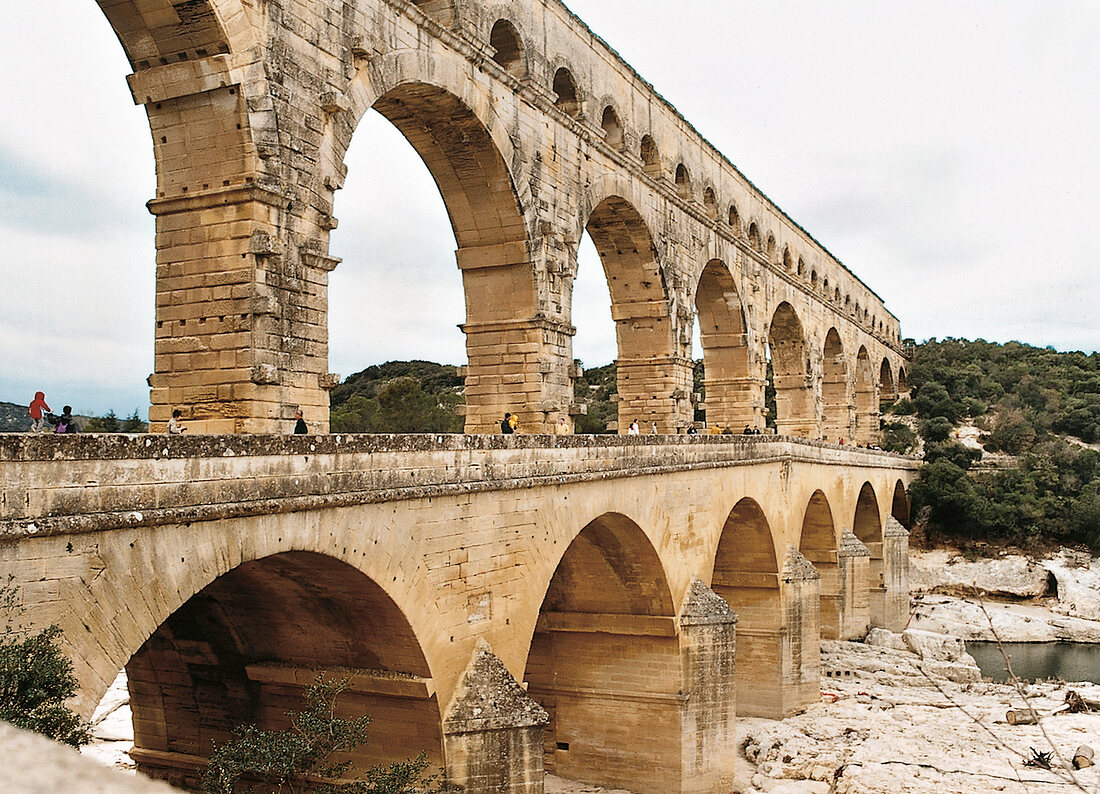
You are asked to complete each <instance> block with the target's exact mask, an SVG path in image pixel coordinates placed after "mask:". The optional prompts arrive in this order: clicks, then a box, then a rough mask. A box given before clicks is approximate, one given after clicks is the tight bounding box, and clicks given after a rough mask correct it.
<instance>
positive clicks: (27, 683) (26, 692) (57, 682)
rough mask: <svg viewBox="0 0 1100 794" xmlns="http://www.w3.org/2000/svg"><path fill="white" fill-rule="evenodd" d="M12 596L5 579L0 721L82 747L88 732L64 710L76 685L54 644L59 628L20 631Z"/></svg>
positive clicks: (0, 591) (0, 607) (0, 589)
mask: <svg viewBox="0 0 1100 794" xmlns="http://www.w3.org/2000/svg"><path fill="white" fill-rule="evenodd" d="M17 594H18V591H17V589H16V588H15V586H13V585H12V577H10V576H9V577H8V580H7V582H5V583H4V585H3V586H0V614H2V621H3V630H2V632H0V719H2V720H6V721H7V722H10V723H11V724H12V725H15V726H16V727H19V728H24V729H26V730H28V731H34V732H35V733H40V734H42V735H43V736H48V737H49V738H51V739H54V740H55V741H58V742H64V743H65V744H69V745H72V746H73V747H80V746H81V745H84V744H87V743H88V742H89V740H90V739H91V729H90V726H89V725H88V723H86V722H84V721H82V720H81V719H80V717H78V716H77V715H76V714H75V713H73V712H72V711H70V710H69V708H68V707H67V706H66V705H65V701H67V700H68V699H69V698H71V697H72V696H73V695H75V694H76V690H77V688H78V684H77V680H76V676H75V675H74V674H73V663H72V662H71V661H69V658H68V657H67V656H65V654H64V652H63V651H62V650H61V646H60V645H59V644H58V639H59V638H60V637H61V628H60V627H58V626H57V625H52V626H48V627H46V628H44V629H42V630H41V631H39V632H37V633H35V632H33V631H32V630H29V629H27V628H25V627H24V626H23V625H21V624H20V623H19V618H20V616H21V611H22V610H21V608H20V606H19V604H18V603H17Z"/></svg>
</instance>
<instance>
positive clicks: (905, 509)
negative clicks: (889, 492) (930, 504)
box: [890, 480, 909, 529]
mask: <svg viewBox="0 0 1100 794" xmlns="http://www.w3.org/2000/svg"><path fill="white" fill-rule="evenodd" d="M890 515H891V516H893V517H894V520H896V521H897V522H898V523H899V524H901V525H902V526H903V527H905V528H906V529H908V528H909V494H907V493H906V492H905V483H903V482H902V481H901V480H898V481H897V484H896V485H894V499H893V501H892V502H891V504H890Z"/></svg>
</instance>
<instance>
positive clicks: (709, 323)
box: [695, 259, 764, 432]
mask: <svg viewBox="0 0 1100 794" xmlns="http://www.w3.org/2000/svg"><path fill="white" fill-rule="evenodd" d="M695 310H696V312H697V313H698V317H699V337H700V340H701V342H702V346H703V368H704V375H703V385H704V387H705V389H706V403H705V404H706V417H707V424H709V425H710V426H712V427H730V428H732V429H733V430H734V431H735V432H741V431H742V430H743V428H745V427H753V428H762V427H763V424H764V421H763V397H764V395H763V391H764V381H763V380H762V379H761V378H759V377H754V372H753V361H752V347H751V346H750V345H749V338H750V335H749V329H748V324H747V322H746V320H745V309H744V305H743V304H742V302H741V296H740V295H739V294H738V290H737V284H736V282H735V281H734V279H733V275H732V274H731V273H730V270H729V268H728V267H727V266H726V264H725V263H724V262H722V261H721V260H719V259H712V260H711V261H710V262H708V263H707V265H706V267H704V268H703V272H702V274H701V275H700V277H699V284H698V286H697V287H696V290H695Z"/></svg>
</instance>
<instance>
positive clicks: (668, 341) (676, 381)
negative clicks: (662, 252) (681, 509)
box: [585, 196, 691, 433]
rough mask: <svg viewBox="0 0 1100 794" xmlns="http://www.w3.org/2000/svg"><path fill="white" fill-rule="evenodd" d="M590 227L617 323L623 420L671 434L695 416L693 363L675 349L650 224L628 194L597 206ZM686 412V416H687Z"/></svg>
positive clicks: (623, 429)
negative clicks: (691, 403)
mask: <svg viewBox="0 0 1100 794" xmlns="http://www.w3.org/2000/svg"><path fill="white" fill-rule="evenodd" d="M585 228H586V230H587V232H588V234H589V235H590V236H591V238H592V242H593V243H594V244H595V247H596V251H597V253H598V254H599V256H600V261H601V262H602V264H603V270H604V275H605V276H606V278H607V285H608V291H609V293H610V296H611V315H612V318H613V319H614V321H615V337H616V347H617V352H618V358H617V359H616V384H617V385H616V388H617V390H618V393H619V401H618V423H617V428H618V431H619V432H620V433H625V432H626V431H627V428H628V426H629V425H630V423H631V422H632V421H635V420H637V421H638V423H639V425H640V426H641V427H643V428H647V429H648V428H650V427H652V426H653V425H654V424H656V425H657V428H658V430H659V432H663V433H672V432H676V430H677V428H678V427H680V426H681V425H684V424H686V423H687V422H688V421H689V419H688V417H687V414H686V411H687V406H688V405H689V404H688V403H687V400H686V399H680V398H678V397H677V396H675V395H676V393H677V392H679V394H681V395H682V396H683V397H685V398H686V396H687V393H688V390H689V389H690V388H691V362H690V360H689V359H688V358H687V357H686V356H685V357H683V358H682V360H681V357H680V356H678V355H676V352H677V348H676V345H675V342H674V339H673V329H672V318H671V317H670V316H669V309H668V298H667V295H666V288H665V283H664V276H663V274H662V273H661V270H660V267H659V266H658V263H657V251H656V248H655V246H654V245H653V239H652V237H651V236H650V232H649V228H648V227H647V225H646V223H645V221H644V219H643V218H642V217H641V215H639V214H638V211H637V210H636V209H635V208H634V207H633V206H632V205H631V204H630V203H628V202H627V201H626V200H625V199H623V198H621V197H619V196H611V197H608V198H606V199H604V200H603V201H601V202H600V203H599V205H597V206H596V208H595V209H594V210H593V211H592V213H591V215H590V216H589V218H588V223H587V224H586V227H585ZM681 414H683V416H681Z"/></svg>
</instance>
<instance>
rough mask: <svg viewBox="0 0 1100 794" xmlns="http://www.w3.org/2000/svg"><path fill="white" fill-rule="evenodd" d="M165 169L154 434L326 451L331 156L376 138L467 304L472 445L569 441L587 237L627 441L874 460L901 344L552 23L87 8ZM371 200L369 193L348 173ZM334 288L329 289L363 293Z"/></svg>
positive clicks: (283, 3)
mask: <svg viewBox="0 0 1100 794" xmlns="http://www.w3.org/2000/svg"><path fill="white" fill-rule="evenodd" d="M99 4H100V7H101V8H102V9H103V12H104V14H105V15H106V16H107V18H108V20H109V21H110V23H111V25H112V26H113V28H114V30H115V32H116V33H117V34H118V37H119V40H120V42H121V43H122V46H123V48H124V49H125V51H126V55H127V57H128V58H129V61H130V64H131V66H132V68H133V74H131V75H130V77H129V85H130V89H131V91H132V93H133V97H134V100H135V102H137V103H139V104H141V105H143V106H144V107H145V109H146V111H147V113H148V117H149V125H150V130H151V133H152V136H153V145H154V156H155V160H156V171H157V189H156V195H155V196H154V197H153V198H152V200H151V201H149V204H148V206H149V209H150V211H151V212H152V213H153V214H154V215H155V216H156V273H157V281H156V283H157V288H156V293H157V294H156V338H155V349H154V372H153V373H152V375H151V376H150V379H149V383H150V387H151V393H150V394H151V402H152V407H151V410H150V419H151V422H152V427H153V429H162V428H163V426H164V424H165V422H166V421H167V419H168V417H169V415H170V413H171V411H172V409H173V408H174V407H180V408H181V409H183V410H184V411H185V417H186V418H187V420H188V425H189V428H190V429H191V430H192V432H205V433H242V432H249V433H262V432H277V431H278V430H281V429H283V428H284V427H285V426H286V423H287V422H288V421H289V420H290V419H291V418H292V417H293V412H294V410H295V409H296V408H298V407H301V409H302V410H303V411H304V413H305V419H306V421H307V422H308V423H309V425H310V427H311V428H314V429H316V430H319V431H322V432H323V431H324V430H326V429H327V427H328V389H330V388H332V387H333V386H334V385H335V384H336V383H337V382H338V380H339V379H338V377H337V376H335V375H333V374H331V373H329V371H328V279H329V273H330V272H332V270H333V269H334V268H335V267H336V266H337V265H338V264H339V263H340V260H339V259H338V258H336V257H334V256H333V255H332V253H331V252H330V247H329V238H330V233H331V231H332V230H333V229H335V228H336V227H337V223H338V221H337V210H338V207H339V201H338V199H337V191H339V190H340V188H341V187H342V186H343V185H344V182H345V179H346V178H347V176H348V174H347V168H346V166H345V165H344V157H345V153H346V152H347V149H348V146H349V145H350V143H351V140H352V137H353V135H354V133H355V130H356V127H357V125H358V122H359V120H360V119H361V118H362V116H363V115H364V114H365V113H366V112H367V111H368V110H370V109H374V110H377V111H378V112H379V113H381V114H382V115H384V116H385V117H386V118H388V119H389V120H390V121H391V122H392V123H393V124H394V126H395V127H397V129H398V130H400V132H401V133H402V134H403V135H404V136H405V137H406V138H407V139H408V140H409V142H410V143H411V144H412V145H413V146H414V147H415V149H416V150H417V151H418V152H419V154H420V156H421V157H422V158H423V160H424V163H425V164H426V166H427V167H428V169H429V170H430V171H431V173H432V176H433V177H434V179H435V181H436V183H437V185H438V186H439V189H440V191H441V193H442V196H443V199H444V202H445V204H446V207H447V212H448V216H449V219H450V222H451V226H452V228H453V231H454V236H455V244H456V261H457V266H458V270H459V274H460V275H459V277H460V278H461V279H462V283H463V288H464V291H465V296H466V307H467V314H466V319H465V322H464V324H463V326H462V330H463V331H464V333H465V334H466V349H467V355H468V366H467V369H466V397H467V405H468V413H467V416H466V430H467V432H471V433H485V432H491V431H492V430H493V429H494V428H495V427H496V425H497V423H498V422H499V421H500V418H501V417H502V416H503V414H504V412H505V411H511V412H513V413H516V414H518V415H519V418H520V422H521V423H522V425H523V426H524V427H525V428H527V429H529V430H531V431H533V432H537V431H539V430H549V429H553V428H557V426H558V424H559V419H560V418H563V417H564V418H565V420H566V424H567V426H568V427H570V428H571V427H572V422H573V416H574V415H575V413H576V412H577V410H578V408H577V407H576V406H575V405H574V399H573V383H572V381H573V378H574V377H575V375H576V371H575V369H574V367H573V349H572V339H573V336H574V333H575V329H574V325H573V317H572V289H573V278H574V276H575V275H576V267H577V247H578V244H579V242H580V240H581V237H582V235H583V233H584V232H586V231H587V232H588V234H589V235H590V236H591V238H592V240H593V242H594V243H595V246H596V249H597V250H598V252H599V254H600V258H601V260H602V263H603V267H604V271H605V274H606V276H607V280H608V284H609V287H610V294H611V303H612V305H611V314H612V317H613V319H614V322H615V326H616V334H617V340H618V357H617V361H618V379H619V383H618V393H619V397H620V402H619V427H620V428H626V427H627V426H628V425H629V423H630V422H631V420H634V419H637V420H639V421H640V422H641V424H642V425H643V426H645V427H649V426H650V424H651V423H656V424H657V427H658V428H659V429H660V430H661V431H662V432H674V431H676V430H677V429H680V428H683V427H684V426H685V425H686V424H687V423H688V422H689V421H691V420H692V418H693V413H694V409H695V406H694V405H693V402H692V398H693V394H692V392H693V389H692V361H691V334H692V324H693V321H694V320H695V319H696V318H698V322H699V326H700V331H701V339H702V346H703V351H704V364H705V368H706V376H705V382H706V402H705V404H704V408H705V411H706V413H707V419H708V422H710V423H712V424H717V425H730V426H732V427H734V428H736V429H741V428H743V427H744V426H745V425H762V423H763V419H764V416H763V412H764V388H765V383H766V372H767V366H768V361H769V357H770V361H771V364H772V367H773V369H774V382H775V387H776V390H777V398H776V399H777V410H778V416H777V417H775V419H776V422H777V426H778V429H779V432H780V433H781V434H791V435H799V436H803V437H808V438H819V437H824V438H827V439H828V440H833V441H835V440H838V439H845V440H847V441H849V442H851V441H852V440H855V441H857V442H860V443H867V442H868V441H870V440H871V439H873V438H874V436H875V434H876V433H877V431H878V411H879V407H878V406H879V400H880V399H882V398H887V397H892V396H894V395H895V394H897V393H898V392H899V391H904V389H905V382H906V380H907V378H906V361H905V357H904V352H903V348H902V347H901V333H900V327H899V323H898V320H897V318H895V317H894V316H893V315H892V314H891V313H890V312H889V311H888V310H887V309H886V308H885V306H884V305H883V302H882V300H881V299H880V298H879V297H878V296H877V295H876V294H875V293H874V292H873V291H872V290H871V289H870V288H869V287H868V286H866V285H865V284H864V283H863V282H861V281H860V280H859V279H858V278H857V277H856V276H855V275H854V274H853V273H852V272H850V271H849V270H848V269H847V268H846V267H845V266H844V265H843V264H842V263H841V262H840V261H838V260H837V259H836V258H835V257H834V256H832V255H831V254H830V253H829V252H828V251H827V250H826V249H825V248H824V247H823V246H822V245H821V244H820V243H819V242H817V241H816V240H815V239H814V238H813V237H812V236H811V235H810V233H809V232H808V231H806V230H805V229H803V228H802V227H801V226H799V225H798V224H797V223H796V222H795V221H794V220H792V219H791V218H790V217H789V216H787V215H786V214H785V213H784V212H783V211H782V210H781V209H780V208H779V207H777V206H776V205H775V204H774V203H772V202H771V201H770V200H769V199H768V198H767V196H765V195H764V194H763V193H762V192H760V190H759V189H757V188H756V187H755V186H754V185H753V184H752V183H751V182H749V181H748V179H747V178H746V177H745V176H744V175H742V174H741V173H740V172H739V171H738V170H737V168H735V167H734V166H733V164H732V163H731V162H730V161H729V160H728V159H726V158H725V157H724V156H723V155H722V154H720V153H719V152H717V151H716V150H715V149H714V148H713V147H712V146H711V145H710V144H709V143H708V142H707V141H706V140H705V139H703V138H702V136H700V134H699V133H698V132H697V131H696V130H695V129H694V128H693V127H692V126H691V125H690V124H689V123H688V122H687V120H685V119H684V118H683V117H682V116H681V115H680V114H679V113H678V112H677V111H676V109H675V108H674V107H673V106H672V105H671V104H669V103H668V102H667V101H666V100H665V99H663V98H662V97H661V96H660V95H658V94H657V93H656V92H655V90H654V89H653V87H652V86H651V85H649V84H648V83H646V82H645V81H644V80H643V79H642V78H641V77H640V76H639V75H638V74H637V73H636V72H634V70H633V69H631V68H630V66H629V65H628V64H626V63H625V62H624V61H623V60H622V59H621V58H620V57H619V56H618V55H617V54H616V53H615V51H614V50H613V49H611V48H610V47H609V46H608V45H607V44H606V43H605V42H604V41H603V40H602V39H600V38H598V37H597V36H596V35H595V34H593V32H592V31H590V30H589V29H588V28H587V27H586V26H585V25H584V23H583V22H582V21H581V20H579V19H578V18H577V17H575V16H574V15H573V14H571V13H570V12H569V11H568V10H567V9H566V8H565V6H564V5H562V4H561V3H560V2H558V0H522V2H511V3H500V2H496V0H359V2H356V3H346V2H340V3H337V2H334V0H270V1H269V2H255V0H188V2H182V0H99ZM354 176H355V178H359V179H369V175H354ZM359 266H361V265H360V264H359V263H354V262H349V263H347V264H345V265H344V267H359Z"/></svg>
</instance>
